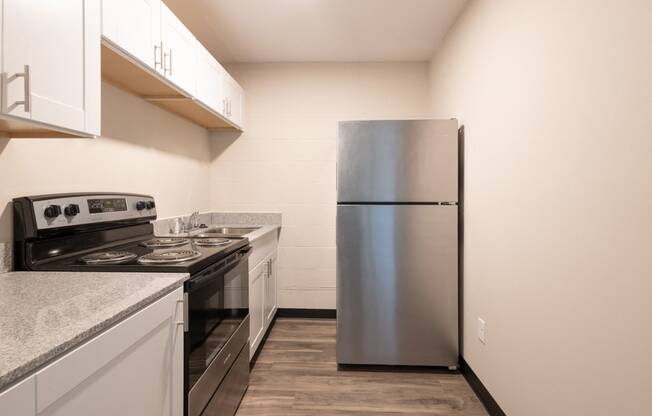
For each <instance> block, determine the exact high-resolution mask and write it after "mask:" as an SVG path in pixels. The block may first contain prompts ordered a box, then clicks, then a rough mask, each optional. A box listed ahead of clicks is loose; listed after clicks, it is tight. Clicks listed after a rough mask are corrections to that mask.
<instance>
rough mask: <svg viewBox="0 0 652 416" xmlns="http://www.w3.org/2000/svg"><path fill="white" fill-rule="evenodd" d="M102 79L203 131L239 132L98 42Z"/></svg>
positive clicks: (107, 44) (146, 69) (114, 48)
mask: <svg viewBox="0 0 652 416" xmlns="http://www.w3.org/2000/svg"><path fill="white" fill-rule="evenodd" d="M102 78H103V79H104V80H106V81H107V82H109V83H111V84H113V85H115V86H117V87H118V88H121V89H124V90H126V91H129V92H131V93H132V94H135V95H137V96H139V97H141V98H143V99H144V100H146V101H148V102H151V103H152V104H155V105H157V106H159V107H161V108H164V109H166V110H168V111H170V112H172V113H174V114H177V115H179V116H181V117H183V118H185V119H187V120H190V121H192V122H193V123H195V124H198V125H200V126H202V127H204V128H207V129H223V128H232V129H236V130H241V128H240V127H239V126H237V125H235V124H233V123H232V122H230V121H229V120H227V119H226V118H224V117H222V116H221V115H220V114H218V113H217V112H215V111H213V110H212V109H210V108H209V107H208V106H206V105H204V104H203V103H202V102H200V101H199V100H197V99H196V98H195V97H193V96H191V95H190V94H188V93H186V92H185V91H183V90H181V89H180V88H178V87H176V86H175V85H174V84H172V83H171V82H170V81H168V80H167V79H166V78H165V77H164V76H163V75H161V74H159V73H158V72H156V71H154V70H153V69H151V68H149V67H147V66H146V65H145V64H143V63H142V62H140V61H138V60H137V59H135V58H133V57H131V56H129V55H128V54H127V53H126V52H124V51H123V50H121V48H120V47H119V46H117V45H115V44H113V43H112V42H111V41H109V40H107V39H103V40H102Z"/></svg>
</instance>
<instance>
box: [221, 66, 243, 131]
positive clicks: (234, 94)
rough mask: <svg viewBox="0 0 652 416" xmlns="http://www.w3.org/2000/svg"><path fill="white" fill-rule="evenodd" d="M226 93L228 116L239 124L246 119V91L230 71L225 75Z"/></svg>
mask: <svg viewBox="0 0 652 416" xmlns="http://www.w3.org/2000/svg"><path fill="white" fill-rule="evenodd" d="M224 84H225V87H224V91H225V94H226V97H225V98H226V117H227V118H228V119H229V120H231V121H232V122H233V123H235V124H236V125H238V126H241V127H242V125H243V121H244V110H243V107H244V91H243V89H242V87H241V86H240V84H238V83H237V82H236V81H235V80H234V79H233V78H232V77H231V76H230V75H229V74H228V73H225V77H224Z"/></svg>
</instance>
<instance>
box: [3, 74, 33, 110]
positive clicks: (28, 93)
mask: <svg viewBox="0 0 652 416" xmlns="http://www.w3.org/2000/svg"><path fill="white" fill-rule="evenodd" d="M18 78H23V81H24V84H23V85H24V91H23V94H24V96H25V97H24V99H23V101H16V102H14V103H13V104H11V105H10V106H8V105H7V94H8V91H7V86H8V85H9V83H10V82H12V81H15V80H16V79H18ZM0 83H1V84H2V85H0V87H1V88H2V103H0V104H1V106H2V112H6V113H8V112H10V111H12V110H13V109H14V108H16V107H18V106H19V105H22V106H23V107H25V112H26V113H31V112H32V72H31V69H30V66H29V65H25V66H24V69H23V72H22V73H18V74H13V75H12V76H10V77H9V76H7V73H6V72H3V73H2V80H1V82H0Z"/></svg>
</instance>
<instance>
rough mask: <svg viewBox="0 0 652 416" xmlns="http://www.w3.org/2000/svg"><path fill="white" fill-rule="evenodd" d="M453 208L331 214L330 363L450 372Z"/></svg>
mask: <svg viewBox="0 0 652 416" xmlns="http://www.w3.org/2000/svg"><path fill="white" fill-rule="evenodd" d="M457 291H458V280H457V206H433V205H416V206H406V205H339V206H338V207H337V362H338V363H340V364H377V365H427V366H455V365H457V361H458V306H457V305H458V293H457Z"/></svg>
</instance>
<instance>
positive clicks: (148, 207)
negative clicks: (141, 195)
mask: <svg viewBox="0 0 652 416" xmlns="http://www.w3.org/2000/svg"><path fill="white" fill-rule="evenodd" d="M155 206H156V204H155V203H154V201H148V202H147V209H152V208H154V207H155Z"/></svg>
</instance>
